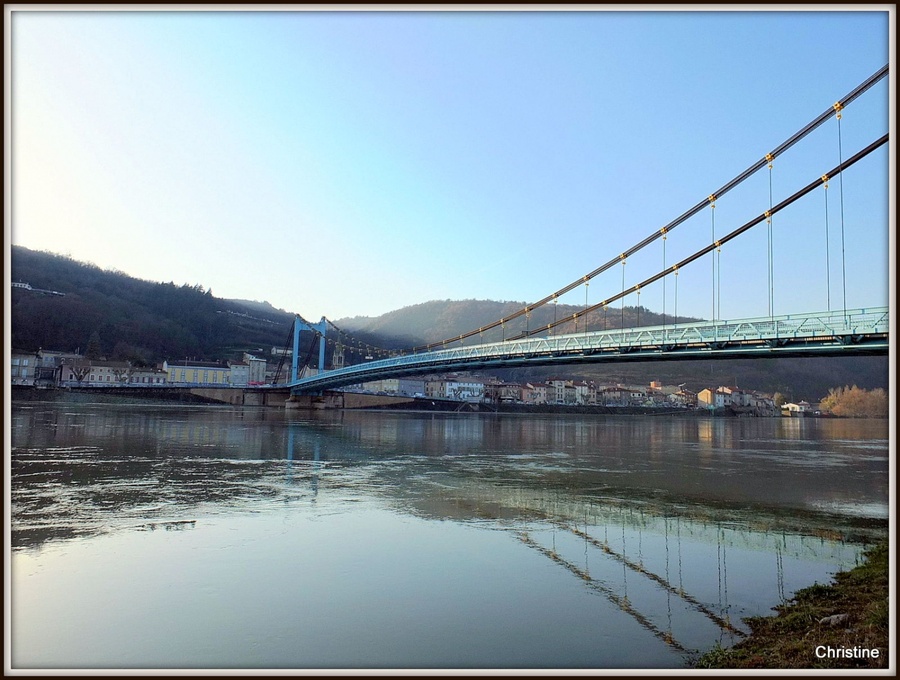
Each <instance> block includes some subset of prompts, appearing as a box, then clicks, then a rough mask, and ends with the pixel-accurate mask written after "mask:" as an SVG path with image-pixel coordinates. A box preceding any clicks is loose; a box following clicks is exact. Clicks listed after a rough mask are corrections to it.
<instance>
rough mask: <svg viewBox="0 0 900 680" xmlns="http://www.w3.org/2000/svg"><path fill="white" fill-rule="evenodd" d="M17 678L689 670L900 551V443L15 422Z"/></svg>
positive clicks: (643, 433)
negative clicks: (893, 454) (893, 516)
mask: <svg viewBox="0 0 900 680" xmlns="http://www.w3.org/2000/svg"><path fill="white" fill-rule="evenodd" d="M11 440H12V476H11V509H12V520H11V521H12V534H11V541H12V558H11V581H12V593H11V594H12V597H11V630H12V636H11V640H12V657H11V662H12V667H13V668H14V669H18V668H21V669H28V668H34V669H53V668H76V669H85V668H87V669H91V668H96V669H104V668H110V669H119V668H122V669H127V668H146V669H150V668H153V669H156V668H158V669H179V668H180V669H194V668H235V669H266V668H273V669H279V668H297V669H316V668H321V669H341V668H345V669H359V668H365V669H379V668H395V669H441V668H459V669H469V668H485V669H498V668H507V669H522V668H533V669H554V668H558V669H575V668H584V669H612V668H631V669H641V668H681V667H683V666H684V665H685V663H687V662H688V661H689V660H690V659H691V658H693V657H694V656H695V655H696V654H697V653H699V652H702V651H705V650H707V649H709V648H711V647H713V646H715V645H716V644H717V643H718V644H722V645H729V644H732V643H734V642H736V641H738V640H740V639H741V637H742V635H743V633H745V632H746V631H747V628H746V625H745V624H744V623H743V622H742V618H743V617H746V616H753V615H766V614H769V613H771V611H770V610H771V607H773V606H774V605H776V604H778V603H780V602H782V601H783V600H784V599H786V598H789V597H790V596H791V595H792V593H793V592H795V591H796V590H797V589H799V588H802V587H805V586H808V585H811V584H812V583H814V582H816V581H818V582H827V581H828V580H829V579H830V577H831V575H832V574H834V572H836V571H838V570H841V569H845V568H849V567H852V566H853V565H855V564H856V563H857V562H858V560H859V559H860V555H861V552H862V550H863V548H864V543H865V542H866V541H871V540H874V539H877V538H879V537H881V536H884V535H885V534H886V520H887V515H888V425H887V422H886V421H865V420H859V421H857V420H833V419H829V420H825V419H808V420H801V419H703V418H672V417H665V418H656V417H611V416H597V417H582V416H571V415H559V416H556V415H552V416H551V415H507V414H501V415H497V414H492V415H477V414H431V413H428V414H424V413H382V412H301V413H298V412H283V411H281V410H280V409H256V408H254V409H251V408H233V407H221V408H220V407H183V406H180V407H168V406H150V405H146V404H144V405H110V404H76V403H49V402H48V403H27V404H14V405H13V407H12V429H11Z"/></svg>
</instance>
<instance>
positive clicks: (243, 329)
mask: <svg viewBox="0 0 900 680" xmlns="http://www.w3.org/2000/svg"><path fill="white" fill-rule="evenodd" d="M11 256H12V257H11V260H12V269H11V274H12V276H11V279H12V281H13V282H17V281H21V282H25V283H28V284H29V285H30V286H31V287H32V288H33V289H40V290H42V291H53V292H56V293H60V294H57V295H54V294H48V293H45V292H38V291H35V290H26V289H20V288H13V289H12V294H11V309H10V317H11V326H12V328H11V336H12V346H13V347H15V348H17V349H27V350H37V349H39V348H45V349H53V350H61V351H67V352H75V351H78V352H80V353H88V352H90V354H94V355H97V356H103V357H106V358H109V359H117V360H127V361H131V362H133V363H135V364H136V365H146V364H152V363H154V362H159V361H162V360H163V359H173V358H176V357H178V358H184V357H191V358H193V359H197V360H208V361H213V360H221V359H225V358H230V357H232V356H237V357H239V356H240V355H241V353H242V352H243V351H251V352H255V351H260V350H264V351H266V352H268V351H270V350H271V348H272V347H282V346H284V345H285V341H286V338H287V337H288V334H289V332H290V330H291V324H292V322H293V316H292V315H291V314H289V313H287V312H285V311H283V310H279V309H275V308H274V307H272V306H271V305H268V304H255V305H250V304H245V303H241V302H238V301H229V300H222V299H219V298H216V297H214V296H213V294H212V291H211V290H208V289H205V288H204V287H203V286H202V285H200V284H194V285H189V284H182V285H177V284H175V283H174V282H169V283H154V282H150V281H143V280H140V279H136V278H133V277H130V276H128V275H127V274H125V273H123V272H118V271H109V270H103V269H100V268H99V267H96V266H95V265H91V264H85V263H81V262H77V261H75V260H72V259H71V258H68V257H64V256H60V255H53V254H50V253H43V252H38V251H32V250H28V249H26V248H20V247H15V246H14V247H13V248H12V252H11Z"/></svg>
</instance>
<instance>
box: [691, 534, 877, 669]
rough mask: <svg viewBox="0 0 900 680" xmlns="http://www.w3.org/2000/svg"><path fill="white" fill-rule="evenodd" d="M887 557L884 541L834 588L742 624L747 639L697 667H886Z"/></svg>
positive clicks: (815, 589) (819, 588)
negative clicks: (749, 631)
mask: <svg viewBox="0 0 900 680" xmlns="http://www.w3.org/2000/svg"><path fill="white" fill-rule="evenodd" d="M888 555H889V552H888V544H887V541H885V542H882V543H880V544H879V545H877V546H875V547H874V548H871V549H869V550H868V551H866V553H865V560H864V562H863V563H862V564H860V565H858V566H856V567H854V568H853V569H851V570H850V571H846V572H840V573H838V574H836V575H835V577H834V583H832V584H830V585H822V584H819V583H816V584H813V585H812V586H810V587H808V588H804V589H803V590H800V591H798V592H797V593H796V595H794V597H793V598H791V600H789V601H788V602H787V603H785V604H783V605H779V606H777V607H775V610H776V611H777V612H778V613H777V615H774V616H756V617H752V618H748V619H746V622H747V624H748V625H749V626H750V630H751V634H750V636H749V637H748V638H747V639H745V640H742V641H741V642H739V643H738V644H736V645H735V646H734V647H730V648H722V647H716V648H714V649H713V650H711V651H709V652H707V653H706V654H704V655H703V656H701V657H700V658H699V659H698V660H697V661H696V662H695V664H694V665H695V667H696V668H769V669H786V668H817V669H818V668H822V669H825V668H833V669H839V668H887V667H888V658H889V657H888V654H889V649H888V631H889V628H888Z"/></svg>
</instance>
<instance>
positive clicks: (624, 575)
mask: <svg viewBox="0 0 900 680" xmlns="http://www.w3.org/2000/svg"><path fill="white" fill-rule="evenodd" d="M585 535H587V534H585ZM622 557H623V558H624V557H625V519H624V518H623V519H622ZM622 583H623V586H622V587H623V589H624V592H625V601H626V602H628V569H627V565H626V564H625V560H624V559H623V560H622Z"/></svg>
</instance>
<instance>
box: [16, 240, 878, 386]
mask: <svg viewBox="0 0 900 680" xmlns="http://www.w3.org/2000/svg"><path fill="white" fill-rule="evenodd" d="M11 256H12V257H11V264H12V269H11V272H10V274H11V277H10V278H11V280H12V281H13V282H23V283H28V284H29V285H30V286H31V287H32V288H33V289H42V290H44V291H56V292H59V293H63V294H64V295H52V294H48V293H46V292H36V291H35V290H23V289H19V288H13V290H12V293H11V310H10V311H11V322H12V328H11V340H12V347H13V348H15V349H17V350H25V351H33V350H37V349H38V348H41V347H43V348H44V349H52V350H62V351H77V350H80V351H81V353H86V352H87V349H88V347H89V346H93V347H97V344H98V343H99V348H98V353H99V355H100V356H104V357H107V358H110V359H120V360H130V361H132V362H135V363H138V364H141V363H147V364H151V363H156V362H161V361H162V360H164V359H169V360H173V359H180V358H185V357H189V358H194V359H198V360H208V361H222V360H226V359H238V358H240V356H241V354H242V352H244V351H249V352H257V353H258V352H264V353H266V354H268V353H269V352H270V351H271V349H272V348H273V347H278V348H281V347H285V346H286V345H288V344H289V343H290V342H291V339H292V322H293V313H292V312H288V311H284V310H281V309H276V308H274V307H272V306H271V305H270V304H269V303H267V302H254V301H242V300H224V299H221V298H216V297H214V296H213V294H212V291H210V290H206V289H204V287H203V286H202V285H200V284H195V285H188V284H183V285H177V284H175V283H173V282H169V283H154V282H150V281H143V280H140V279H135V278H133V277H130V276H128V275H127V274H124V273H122V272H116V271H108V270H103V269H100V268H98V267H96V266H94V265H90V264H85V263H81V262H77V261H75V260H72V259H71V258H68V257H63V256H60V255H53V254H49V253H44V252H37V251H32V250H28V249H26V248H21V247H18V246H13V248H12V251H11ZM524 304H525V303H524V302H498V301H492V300H436V301H431V302H424V303H421V304H417V305H411V306H408V307H404V308H402V309H398V310H395V311H392V312H388V313H386V314H383V315H381V316H378V317H353V318H347V319H338V320H335V321H334V323H335V325H337V326H338V327H339V328H341V329H342V330H343V331H346V332H347V333H350V334H352V335H353V336H354V337H356V338H358V339H360V340H362V341H364V342H367V343H369V344H371V345H375V346H378V347H384V348H389V349H403V348H406V347H410V346H414V345H418V344H424V343H426V342H437V341H440V340H443V339H445V338H450V337H454V336H456V335H459V334H461V333H465V332H468V331H470V330H472V329H474V328H479V327H482V326H485V325H487V324H490V323H492V322H494V321H496V320H497V319H500V318H502V317H506V316H508V315H510V314H512V313H513V312H516V311H518V310H520V309H522V308H523V306H524ZM580 310H581V308H580V307H574V306H569V305H562V304H560V305H553V304H548V305H544V306H543V307H541V308H539V309H537V310H534V311H533V312H532V313H530V314H529V315H528V317H527V318H526V317H525V316H524V315H523V316H521V317H519V318H518V319H516V320H514V321H513V322H509V323H507V324H504V326H503V327H498V328H496V329H493V330H492V331H488V332H485V333H484V335H483V337H482V338H481V339H483V340H484V341H486V342H487V341H494V340H500V339H501V337H504V336H505V337H512V336H513V335H515V334H517V333H519V332H521V331H522V330H525V329H526V328H529V329H535V328H539V327H541V326H546V325H547V324H548V323H550V322H552V321H554V320H556V319H562V318H565V317H566V316H571V314H572V313H573V312H575V311H580ZM678 320H679V321H687V320H689V319H685V318H679V319H678ZM623 321H624V324H625V326H632V325H654V324H661V323H664V322H665V323H671V322H673V319H672V318H671V316H667V317H663V316H662V315H661V314H658V313H654V312H651V311H649V310H647V309H645V308H643V307H628V306H626V307H625V309H624V310H622V309H621V308H618V309H610V310H609V311H608V312H607V313H603V312H600V313H592V314H591V315H590V316H589V318H588V323H589V325H590V327H591V328H602V327H604V326H609V327H619V326H620V325H621V324H622V323H623ZM579 323H580V324H583V320H580V321H579ZM580 329H583V326H579V327H578V328H577V329H576V327H575V325H574V323H572V322H569V323H567V324H566V325H564V326H561V327H559V328H558V329H557V331H555V332H559V333H564V332H571V331H573V330H580ZM92 338H93V343H92ZM473 341H475V339H474V338H473ZM302 342H303V347H304V348H305V347H306V346H307V345H308V342H307V341H306V339H305V338H304V339H303V340H302ZM327 357H328V361H330V359H331V353H330V351H329V353H328V354H327ZM560 371H564V372H565V374H566V376H570V377H582V378H592V379H596V380H600V381H603V382H625V383H636V384H646V383H648V382H649V381H650V380H661V381H663V382H665V383H667V384H680V383H686V384H687V386H688V387H689V388H691V389H697V388H699V389H702V388H703V387H707V386H715V385H719V384H728V385H734V384H737V385H738V386H740V387H745V388H748V389H756V390H761V391H768V392H775V391H779V392H782V393H784V394H786V395H789V396H791V398H796V399H797V400H799V399H802V398H805V399H808V400H810V401H812V400H817V399H819V398H821V397H824V396H825V395H826V394H828V390H829V389H830V388H832V387H838V386H843V385H848V386H850V385H857V386H859V387H863V388H866V389H873V388H876V387H881V388H887V387H888V360H887V357H856V358H854V357H849V358H834V359H831V358H828V359H803V360H787V359H782V360H776V359H757V360H744V361H691V362H673V361H667V362H649V363H619V364H607V365H602V366H600V365H596V366H591V365H580V366H569V367H565V368H564V369H560V368H553V369H550V368H541V367H534V368H529V369H517V370H515V371H506V372H505V373H504V374H503V375H505V377H508V378H511V379H522V380H525V379H527V380H541V379H545V378H547V377H550V376H551V374H555V373H559V372H560Z"/></svg>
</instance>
